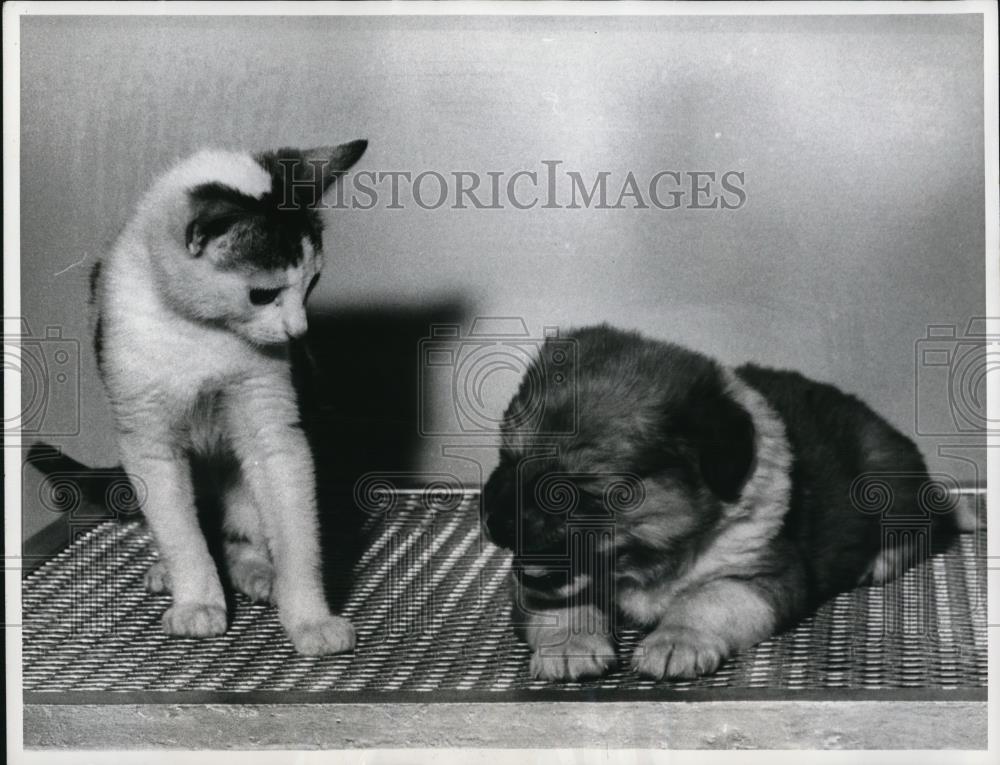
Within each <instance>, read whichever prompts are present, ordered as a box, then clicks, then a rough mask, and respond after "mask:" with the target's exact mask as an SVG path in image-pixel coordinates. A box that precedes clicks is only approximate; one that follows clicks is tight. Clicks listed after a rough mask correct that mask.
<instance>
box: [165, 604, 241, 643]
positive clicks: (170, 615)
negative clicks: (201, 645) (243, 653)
mask: <svg viewBox="0 0 1000 765" xmlns="http://www.w3.org/2000/svg"><path fill="white" fill-rule="evenodd" d="M163 630H164V632H166V633H167V634H168V635H178V636H183V637H211V636H212V635H221V634H223V633H224V632H225V631H226V609H225V608H223V607H222V606H213V605H208V604H205V603H178V604H177V605H175V606H171V607H170V608H168V609H167V612H166V613H165V614H163Z"/></svg>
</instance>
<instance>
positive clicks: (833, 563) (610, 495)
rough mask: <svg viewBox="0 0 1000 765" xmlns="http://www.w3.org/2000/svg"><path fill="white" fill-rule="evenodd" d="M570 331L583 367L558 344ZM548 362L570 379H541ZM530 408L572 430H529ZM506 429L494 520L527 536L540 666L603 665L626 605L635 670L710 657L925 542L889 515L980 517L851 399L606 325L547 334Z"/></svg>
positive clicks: (526, 627)
mask: <svg viewBox="0 0 1000 765" xmlns="http://www.w3.org/2000/svg"><path fill="white" fill-rule="evenodd" d="M567 343H572V344H573V347H574V350H575V353H574V354H570V355H568V358H569V359H570V360H571V363H572V368H568V367H567V366H566V364H563V365H562V366H559V364H558V363H557V362H556V361H555V360H554V359H555V355H556V354H559V353H562V354H564V355H566V354H565V350H564V349H565V347H566V344H567ZM554 367H559V370H560V372H561V373H562V374H563V375H565V379H566V380H570V381H571V384H563V385H546V386H544V388H543V389H541V390H539V386H538V385H537V381H539V380H547V379H548V378H547V376H546V374H545V370H546V369H551V368H554ZM525 412H540V413H541V414H540V415H539V417H540V419H541V421H540V422H539V423H538V424H537V425H538V427H537V432H549V433H552V432H557V433H564V432H565V433H567V435H566V436H564V437H561V438H559V439H555V441H556V443H553V444H549V445H544V444H538V443H536V442H535V440H533V439H532V437H531V432H527V431H528V429H526V428H524V427H521V426H519V423H521V422H524V417H523V414H524V413H525ZM573 422H575V423H576V427H575V428H569V427H567V424H568V423H573ZM502 440H503V445H502V447H501V450H500V464H499V466H498V467H497V468H496V470H495V471H494V472H493V473H492V475H491V476H490V478H489V481H488V482H487V483H486V486H485V487H484V489H483V497H482V502H483V521H484V527H485V531H486V534H487V535H488V536H489V537H490V538H491V539H492V540H493V541H494V542H495V543H496V544H498V545H500V546H503V547H508V548H510V549H512V550H513V551H514V553H515V559H514V581H513V586H514V600H515V603H514V605H515V613H516V614H517V616H516V620H517V621H518V622H519V623H520V624H521V627H522V629H523V636H524V638H525V639H526V641H527V642H528V643H529V645H530V646H531V647H532V649H533V655H532V659H531V669H532V672H533V674H535V675H536V676H538V677H542V678H548V679H576V678H579V677H584V676H589V675H600V674H602V673H603V672H605V671H606V670H607V669H608V667H609V666H610V664H611V662H612V661H613V660H614V657H615V649H614V632H615V630H614V627H613V624H612V620H613V619H614V618H615V617H616V616H617V615H620V616H623V617H624V618H625V619H626V620H627V621H628V622H630V623H632V624H633V625H636V626H641V627H645V628H647V629H648V630H649V633H648V635H647V636H646V637H645V639H644V640H643V641H642V642H641V643H640V645H639V647H638V648H637V649H636V652H635V654H634V656H633V659H632V661H633V666H634V668H635V670H636V671H637V672H638V673H639V674H641V675H645V676H648V677H652V678H656V679H659V678H662V677H674V678H681V677H683V678H691V677H695V676H697V675H703V674H708V673H711V672H713V671H714V670H715V669H716V668H717V667H718V666H719V664H720V663H721V662H722V661H724V660H725V659H726V658H727V657H729V656H731V655H732V654H734V653H735V652H737V651H740V650H743V649H745V648H748V647H750V646H752V645H754V644H755V643H758V642H760V641H762V640H766V639H767V638H769V637H771V636H772V635H774V634H775V633H776V632H778V631H779V630H781V629H783V628H785V627H787V626H789V625H791V624H794V623H795V622H796V621H798V620H799V619H801V618H802V617H804V616H805V615H807V614H808V613H809V612H810V611H811V610H812V609H814V608H816V607H817V606H818V605H819V604H820V603H822V602H823V601H824V600H825V599H827V598H829V597H831V596H832V595H834V594H836V593H837V592H841V591H844V590H848V589H850V588H852V587H854V586H855V585H856V584H858V583H859V582H872V583H875V584H881V583H883V582H885V581H887V580H889V579H891V578H892V577H894V576H895V575H897V574H899V573H900V572H901V571H902V570H904V569H905V568H906V567H907V566H909V565H910V564H912V563H913V562H914V561H915V560H917V559H918V558H919V557H920V555H921V554H925V553H926V550H925V549H923V548H922V546H921V542H920V540H911V539H910V538H909V537H908V536H907V535H906V534H903V535H901V536H897V537H896V538H897V539H902V543H900V544H890V543H887V542H886V541H885V540H884V538H883V531H884V527H885V526H886V524H887V523H888V524H889V527H892V524H893V523H896V524H897V525H898V524H899V523H900V522H903V523H905V522H907V519H909V521H910V522H911V523H912V522H918V523H920V524H923V523H925V522H926V523H927V524H929V527H933V533H932V539H937V540H939V541H941V540H944V539H947V537H948V536H949V535H950V534H951V533H952V532H953V531H955V530H957V528H959V527H960V526H961V525H962V523H963V521H964V523H965V528H968V527H969V526H968V519H961V518H959V517H958V515H957V514H956V512H953V511H957V510H958V508H957V507H955V505H954V502H953V499H952V498H951V497H949V496H948V494H947V492H946V491H945V488H946V487H945V486H944V485H943V484H941V483H939V482H935V481H932V480H931V476H929V475H928V473H927V468H926V467H925V465H924V460H923V458H922V457H921V455H920V452H919V451H918V449H917V447H916V445H915V444H914V443H913V442H912V441H911V440H910V439H908V438H907V437H906V436H904V435H903V434H902V433H900V432H899V431H898V430H896V429H895V428H893V427H892V426H890V425H889V424H888V423H887V422H886V421H885V420H883V419H882V418H881V417H879V416H878V415H877V414H876V413H875V412H873V411H872V410H871V409H870V408H869V407H868V406H866V405H865V404H864V403H863V402H861V401H860V400H858V399H857V398H855V397H853V396H850V395H848V394H845V393H843V392H841V391H840V390H838V389H837V388H835V387H833V386H831V385H825V384H822V383H818V382H814V381H812V380H809V379H807V378H805V377H803V376H802V375H800V374H797V373H795V372H787V371H777V370H772V369H763V368H761V367H757V366H754V365H745V366H742V367H738V368H736V369H728V368H726V367H723V366H722V365H720V364H718V363H717V362H715V361H713V360H712V359H709V358H707V357H705V356H702V355H701V354H698V353H695V352H693V351H690V350H687V349H685V348H681V347H679V346H676V345H672V344H669V343H664V342H659V341H656V340H651V339H648V338H645V337H643V336H641V335H639V334H636V333H634V332H624V331H621V330H618V329H615V328H613V327H609V326H607V325H602V326H599V327H590V328H584V329H581V330H578V331H576V332H574V333H572V334H571V335H570V336H569V337H568V338H563V339H561V340H559V341H558V343H556V342H554V341H547V342H546V345H545V346H544V347H543V348H542V352H541V355H540V358H539V359H538V360H536V361H535V363H534V365H533V367H532V369H530V370H529V371H528V373H527V374H526V375H525V378H524V382H523V383H522V386H521V389H520V391H519V392H518V393H517V395H516V396H515V397H514V399H513V400H512V401H511V404H510V406H509V408H508V410H507V412H506V413H505V414H504V423H503V425H502ZM866 487H867V488H866ZM866 491H870V492H871V494H866ZM876 495H878V496H876ZM872 500H874V504H875V505H878V504H879V503H880V502H881V503H882V505H881V506H873V501H872ZM883 500H884V502H883ZM890 541H891V538H890Z"/></svg>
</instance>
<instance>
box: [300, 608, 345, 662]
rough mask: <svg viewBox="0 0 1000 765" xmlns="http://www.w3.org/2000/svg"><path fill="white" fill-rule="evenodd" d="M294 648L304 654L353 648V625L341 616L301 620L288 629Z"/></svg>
mask: <svg viewBox="0 0 1000 765" xmlns="http://www.w3.org/2000/svg"><path fill="white" fill-rule="evenodd" d="M288 637H290V638H291V640H292V645H294V646H295V650H296V651H298V652H299V653H301V654H304V655H305V656H325V655H327V654H331V653H343V652H344V651H350V650H351V649H352V648H354V641H355V637H354V626H353V625H352V624H351V622H350V621H349V620H348V619H345V618H344V617H342V616H327V617H325V618H323V619H317V620H316V621H311V622H302V623H300V624H297V625H295V626H293V627H290V628H289V629H288Z"/></svg>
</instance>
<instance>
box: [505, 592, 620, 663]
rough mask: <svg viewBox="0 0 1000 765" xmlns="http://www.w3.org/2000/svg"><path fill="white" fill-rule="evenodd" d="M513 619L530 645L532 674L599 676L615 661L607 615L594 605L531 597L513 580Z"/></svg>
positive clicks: (531, 595) (529, 593) (530, 594)
mask: <svg viewBox="0 0 1000 765" xmlns="http://www.w3.org/2000/svg"><path fill="white" fill-rule="evenodd" d="M513 593H514V620H515V623H517V624H518V625H519V630H520V631H521V633H522V636H523V637H524V640H525V642H526V643H527V644H528V645H529V646H531V649H532V654H531V667H530V669H531V675H532V676H533V677H537V678H540V679H543V680H578V679H580V678H584V677H599V676H600V675H603V674H604V673H605V672H607V670H608V668H609V667H610V666H611V665H612V663H614V661H615V649H614V643H613V641H612V637H611V629H610V624H609V620H608V618H607V616H606V615H605V614H604V612H603V611H602V610H601V609H600V608H598V607H597V606H596V605H594V604H592V603H587V602H569V601H566V600H565V599H563V601H562V602H559V599H553V602H552V603H544V602H543V601H541V600H539V599H537V598H536V597H533V594H532V593H531V592H530V591H529V590H527V589H526V588H524V587H522V586H521V585H520V583H518V582H517V581H516V580H515V581H514V586H513Z"/></svg>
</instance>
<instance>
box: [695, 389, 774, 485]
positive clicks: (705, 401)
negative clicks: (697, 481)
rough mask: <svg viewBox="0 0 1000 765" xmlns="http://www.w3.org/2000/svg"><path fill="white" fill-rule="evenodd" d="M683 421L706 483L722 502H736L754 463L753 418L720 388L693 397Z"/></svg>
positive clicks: (754, 433)
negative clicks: (705, 394) (713, 393)
mask: <svg viewBox="0 0 1000 765" xmlns="http://www.w3.org/2000/svg"><path fill="white" fill-rule="evenodd" d="M682 422H683V423H684V425H683V428H684V430H685V431H686V435H687V438H688V440H689V443H690V444H691V445H692V446H693V447H694V449H695V452H696V454H697V459H698V470H699V472H700V473H701V477H702V480H703V481H704V482H705V485H706V486H708V488H709V489H711V490H712V492H713V493H714V494H715V495H716V496H717V497H718V498H719V499H721V500H723V501H724V502H735V501H736V500H737V499H739V496H740V493H741V492H742V490H743V484H745V483H746V480H747V478H749V476H750V469H751V468H752V467H753V463H754V456H755V448H754V439H755V435H756V431H755V429H754V426H753V418H752V417H751V416H750V414H749V412H747V411H746V409H744V408H743V407H742V406H740V405H739V404H737V403H736V402H735V401H733V400H732V399H731V398H730V397H729V396H727V395H726V394H725V393H724V392H721V391H720V392H719V393H718V395H714V396H709V397H700V396H699V397H696V399H695V401H693V402H692V405H691V406H690V407H688V409H687V411H686V412H685V414H684V415H683V420H682Z"/></svg>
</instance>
